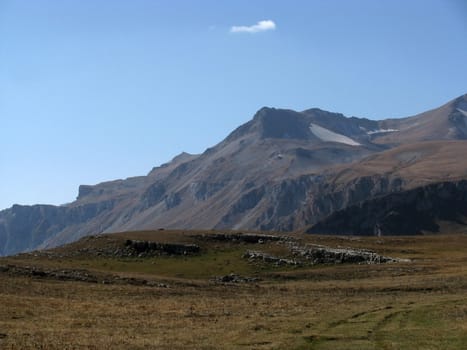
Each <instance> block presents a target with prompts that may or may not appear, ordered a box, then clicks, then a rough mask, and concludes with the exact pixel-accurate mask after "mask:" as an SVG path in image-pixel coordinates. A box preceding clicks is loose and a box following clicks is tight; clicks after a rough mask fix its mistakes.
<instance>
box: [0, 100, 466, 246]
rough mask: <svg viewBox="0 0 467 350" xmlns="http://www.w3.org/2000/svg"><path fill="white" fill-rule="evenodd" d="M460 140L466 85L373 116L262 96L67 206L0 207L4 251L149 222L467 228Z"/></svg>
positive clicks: (393, 230)
mask: <svg viewBox="0 0 467 350" xmlns="http://www.w3.org/2000/svg"><path fill="white" fill-rule="evenodd" d="M466 151H467V95H463V96H460V97H459V98H456V99H455V100H452V101H450V102H448V103H447V104H445V105H443V106H441V107H439V108H436V109H434V110H430V111H427V112H424V113H421V114H419V115H416V116H412V117H408V118H402V119H386V120H380V121H376V120H369V119H364V118H355V117H351V118H347V117H345V116H344V115H342V114H339V113H331V112H327V111H323V110H320V109H317V108H314V109H309V110H305V111H303V112H296V111H292V110H284V109H275V108H266V107H265V108H262V109H260V110H259V111H258V112H257V113H256V114H255V115H254V117H253V119H252V120H251V121H249V122H247V123H246V124H243V125H241V126H240V127H238V128H237V129H236V130H234V131H233V132H232V133H231V134H230V135H228V136H227V138H225V139H224V140H223V141H222V142H220V143H219V144H217V145H215V146H214V147H212V148H209V149H207V150H206V151H205V152H204V153H202V154H199V155H192V154H188V153H182V154H180V155H178V156H177V157H175V158H174V159H173V160H172V161H170V162H168V163H166V164H163V165H161V166H159V167H156V168H153V169H152V170H151V171H150V172H149V174H148V175H147V176H140V177H133V178H128V179H125V180H116V181H110V182H104V183H101V184H97V185H93V186H89V185H82V186H80V187H79V195H78V198H77V199H76V201H74V202H73V203H70V204H66V205H63V206H51V205H33V206H22V205H14V206H13V207H11V208H9V209H6V210H3V211H1V212H0V255H7V254H14V253H17V252H20V251H25V250H32V249H37V248H44V247H52V246H56V245H60V244H64V243H68V242H71V241H74V240H76V239H78V238H80V237H82V236H85V235H89V234H97V233H101V232H117V231H127V230H144V229H155V228H179V229H213V228H216V229H240V230H273V231H296V230H306V231H308V232H312V233H313V232H316V233H336V234H366V235H368V234H420V233H426V232H445V231H446V230H456V231H462V232H464V231H465V232H467V211H466V210H465V208H466V207H467V194H466V193H467V188H466V187H467V186H466V185H465V182H462V180H466V179H467V161H466V159H465V153H466ZM437 183H443V184H444V185H436V186H433V184H437ZM427 186H428V187H427ZM416 189H418V190H416ZM414 191H415V192H414ZM417 191H418V192H417ZM414 193H418V196H422V197H423V196H424V197H423V201H421V200H420V198H419V197H417V195H416V194H414ZM395 194H397V196H395ZM417 198H418V199H417ZM440 198H443V200H444V201H445V202H443V203H445V205H444V206H442V208H440V206H439V205H434V203H435V202H439V201H440ZM391 203H392V204H391ZM401 203H404V205H405V206H401V205H400V204H401ZM430 203H431V204H430ZM446 206H448V207H446ZM449 206H451V207H449ZM446 208H448V209H449V210H448V212H449V211H451V214H450V215H446ZM404 212H405V213H409V212H411V213H412V214H413V213H421V212H423V215H422V216H423V218H424V219H423V220H424V221H427V220H428V219H426V218H429V220H428V221H430V222H431V224H426V225H425V224H423V225H422V224H420V225H417V224H414V225H402V223H403V221H404V220H417V215H415V214H413V215H412V216H411V217H406V216H404V215H405V214H404ZM391 213H392V214H391ZM368 215H372V219H371V220H369V219H368ZM391 215H392V216H391ZM420 215H421V214H420ZM391 217H392V218H396V217H397V218H398V220H399V222H400V224H395V222H396V221H397V220H393V221H391V220H390V219H391ZM403 217H404V218H406V219H404V220H401V218H403ZM420 220H421V219H420ZM337 223H338V225H337ZM390 223H394V224H390Z"/></svg>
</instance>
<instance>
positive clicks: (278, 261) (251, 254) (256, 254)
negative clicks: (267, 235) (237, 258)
mask: <svg viewBox="0 0 467 350" xmlns="http://www.w3.org/2000/svg"><path fill="white" fill-rule="evenodd" d="M243 258H244V259H248V260H249V261H264V262H266V263H271V264H274V265H276V266H281V265H294V266H297V265H301V264H300V262H298V261H296V260H292V259H284V258H279V257H276V256H273V255H271V254H267V253H264V252H260V251H256V250H247V251H246V252H245V254H243Z"/></svg>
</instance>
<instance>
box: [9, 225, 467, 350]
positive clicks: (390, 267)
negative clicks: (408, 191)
mask: <svg viewBox="0 0 467 350" xmlns="http://www.w3.org/2000/svg"><path fill="white" fill-rule="evenodd" d="M326 247H330V248H326ZM368 250H370V251H372V252H374V253H375V255H372V257H375V256H377V257H391V258H394V259H395V260H391V262H387V263H369V262H368V261H359V262H358V261H357V260H358V258H356V256H357V257H358V256H360V255H358V254H361V255H362V254H363V255H365V254H370V253H369V252H368ZM466 251H467V236H466V235H443V236H416V237H379V238H377V237H367V238H361V237H326V236H309V235H297V234H295V235H282V234H267V235H262V234H260V233H258V234H256V233H255V234H241V233H238V232H215V231H145V232H131V233H121V234H114V235H99V236H91V237H86V238H84V239H82V240H80V241H78V242H76V243H73V244H70V245H67V246H63V247H60V248H56V249H53V250H47V251H39V252H32V253H28V254H21V255H17V256H13V257H6V258H2V259H0V303H1V305H2V307H1V308H0V348H2V349H41V348H42V349H83V348H85V349H156V348H157V349H218V348H224V349H462V348H466V347H467V264H466V262H467V254H466V253H465V252H466ZM310 252H314V253H310ZM245 253H247V254H245ZM307 254H308V255H307ZM310 254H311V255H310ZM313 254H314V255H313ZM333 254H334V255H333ZM352 254H354V255H352ZM355 254H356V255H355ZM363 255H362V256H363ZM365 256H368V255H365ZM318 257H319V259H318ZM326 259H327V260H326ZM378 261H383V260H378ZM378 261H376V260H375V261H373V262H378Z"/></svg>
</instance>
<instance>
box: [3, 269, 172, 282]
mask: <svg viewBox="0 0 467 350" xmlns="http://www.w3.org/2000/svg"><path fill="white" fill-rule="evenodd" d="M0 273H8V274H10V275H15V276H31V277H35V278H47V279H54V280H60V281H78V282H87V283H102V284H132V285H146V286H152V287H160V288H168V285H166V284H165V283H155V282H152V281H147V280H145V279H140V278H132V277H131V278H130V277H120V276H116V275H96V274H92V273H91V272H89V271H88V270H83V269H59V270H55V269H40V268H38V267H35V266H16V265H0Z"/></svg>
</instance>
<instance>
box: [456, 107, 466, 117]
mask: <svg viewBox="0 0 467 350" xmlns="http://www.w3.org/2000/svg"><path fill="white" fill-rule="evenodd" d="M456 109H457V110H458V111H459V112H461V113H462V114H463V115H464V117H467V112H466V111H464V110H463V109H460V108H456Z"/></svg>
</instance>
